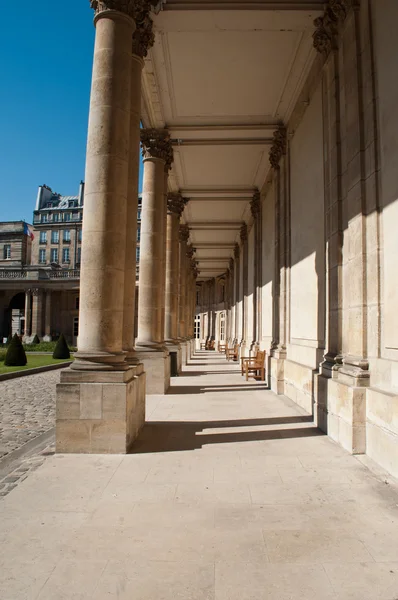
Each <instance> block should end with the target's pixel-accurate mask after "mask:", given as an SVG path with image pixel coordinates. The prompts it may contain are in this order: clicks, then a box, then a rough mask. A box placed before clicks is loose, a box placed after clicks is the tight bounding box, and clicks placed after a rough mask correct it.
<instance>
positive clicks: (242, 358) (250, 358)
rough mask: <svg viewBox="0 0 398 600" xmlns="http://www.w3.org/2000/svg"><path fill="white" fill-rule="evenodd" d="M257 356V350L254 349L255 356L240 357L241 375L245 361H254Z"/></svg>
mask: <svg viewBox="0 0 398 600" xmlns="http://www.w3.org/2000/svg"><path fill="white" fill-rule="evenodd" d="M257 354H258V348H257V349H256V352H255V354H253V356H241V357H240V369H241V372H242V375H244V374H245V361H246V360H253V359H256V358H257Z"/></svg>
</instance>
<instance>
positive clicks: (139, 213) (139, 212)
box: [138, 208, 141, 221]
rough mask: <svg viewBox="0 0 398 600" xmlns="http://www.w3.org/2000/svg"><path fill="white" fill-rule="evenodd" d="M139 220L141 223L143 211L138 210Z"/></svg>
mask: <svg viewBox="0 0 398 600" xmlns="http://www.w3.org/2000/svg"><path fill="white" fill-rule="evenodd" d="M138 220H139V221H141V209H140V208H139V209H138Z"/></svg>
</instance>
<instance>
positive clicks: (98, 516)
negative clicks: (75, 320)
mask: <svg viewBox="0 0 398 600" xmlns="http://www.w3.org/2000/svg"><path fill="white" fill-rule="evenodd" d="M191 363H192V364H191V365H190V366H189V367H188V368H187V369H186V371H185V373H184V375H183V376H182V377H179V378H176V379H173V384H172V388H171V390H170V393H169V394H167V395H166V396H152V397H149V398H148V402H147V407H148V410H147V418H148V424H147V426H146V427H145V429H144V431H143V432H142V434H141V436H140V438H139V440H138V441H137V443H136V445H135V447H134V450H133V453H132V454H131V455H129V456H98V455H96V456H87V455H83V456H82V455H56V456H52V457H49V458H47V459H46V460H45V462H44V464H43V465H42V466H41V467H39V468H38V469H37V470H36V471H35V472H34V473H32V474H31V475H29V476H28V477H27V479H25V480H24V481H23V482H22V483H20V484H19V485H18V487H17V488H15V489H14V490H13V491H12V492H11V493H10V494H8V495H7V496H6V497H5V498H4V499H3V500H2V501H0V542H1V543H0V598H1V600H23V599H29V600H31V599H32V600H33V599H35V600H36V599H39V600H44V599H48V600H50V599H51V600H58V599H68V600H69V599H71V600H72V599H79V600H86V599H89V598H90V599H91V598H95V599H96V600H105V599H112V598H117V599H121V600H176V599H181V600H263V599H264V600H265V599H266V600H268V599H272V600H296V599H297V600H298V599H320V600H329V599H336V600H396V599H397V598H398V494H397V491H396V488H395V487H394V486H393V485H387V484H386V483H384V482H383V481H382V480H381V479H379V478H377V477H376V476H375V475H373V474H372V472H371V471H369V470H368V469H367V468H366V467H365V466H364V465H363V464H362V463H361V462H360V461H359V460H358V459H356V458H355V457H352V456H350V455H348V454H347V453H346V452H345V451H343V450H342V449H341V448H339V447H338V446H337V445H336V444H334V443H333V442H332V441H331V440H329V439H328V438H327V437H326V436H325V435H322V434H321V432H320V431H318V430H317V429H316V428H315V427H314V425H313V423H312V421H311V418H310V417H309V416H308V415H306V414H304V413H303V411H301V410H300V409H298V408H297V407H296V406H295V405H294V404H293V403H292V402H290V401H289V400H288V399H286V398H284V397H281V396H275V395H274V394H273V393H272V392H270V391H268V390H266V389H264V388H265V386H264V385H263V384H261V383H259V382H249V383H246V382H245V381H244V379H243V378H242V377H241V375H240V372H239V368H238V365H237V364H233V363H230V364H228V363H226V361H225V358H224V357H222V356H220V355H217V354H215V353H209V352H208V353H206V352H201V353H198V354H197V356H196V357H195V358H194V359H193V361H191Z"/></svg>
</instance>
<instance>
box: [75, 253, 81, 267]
mask: <svg viewBox="0 0 398 600" xmlns="http://www.w3.org/2000/svg"><path fill="white" fill-rule="evenodd" d="M81 262H82V249H81V248H78V249H77V258H76V266H78V265H79V267H80V263H81Z"/></svg>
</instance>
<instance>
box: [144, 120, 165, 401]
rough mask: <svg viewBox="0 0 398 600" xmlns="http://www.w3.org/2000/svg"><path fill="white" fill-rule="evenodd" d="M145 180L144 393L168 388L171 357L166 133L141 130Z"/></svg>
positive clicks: (156, 392)
mask: <svg viewBox="0 0 398 600" xmlns="http://www.w3.org/2000/svg"><path fill="white" fill-rule="evenodd" d="M141 144H142V149H143V158H144V180H143V192H142V210H141V241H140V247H141V253H140V275H139V294H138V337H137V354H138V355H139V357H140V359H141V360H142V361H143V362H144V365H145V371H146V373H147V393H148V394H164V393H165V392H166V391H167V389H168V388H169V387H170V356H169V352H168V350H167V349H166V346H165V344H164V289H165V288H164V277H165V275H164V272H163V270H164V267H165V264H166V261H165V256H164V253H165V248H166V245H165V239H164V234H165V230H166V229H165V219H166V206H165V196H164V184H165V175H164V174H165V165H166V162H167V160H168V157H169V155H170V148H171V145H170V136H169V134H168V131H167V130H164V129H161V130H157V129H142V130H141Z"/></svg>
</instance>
